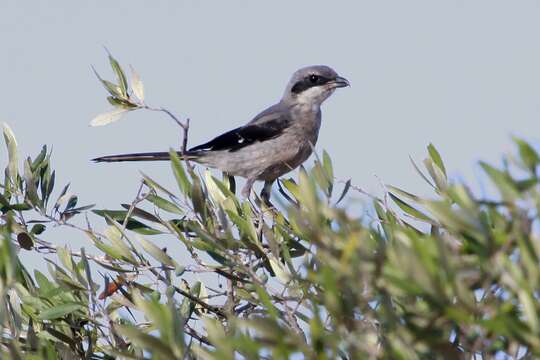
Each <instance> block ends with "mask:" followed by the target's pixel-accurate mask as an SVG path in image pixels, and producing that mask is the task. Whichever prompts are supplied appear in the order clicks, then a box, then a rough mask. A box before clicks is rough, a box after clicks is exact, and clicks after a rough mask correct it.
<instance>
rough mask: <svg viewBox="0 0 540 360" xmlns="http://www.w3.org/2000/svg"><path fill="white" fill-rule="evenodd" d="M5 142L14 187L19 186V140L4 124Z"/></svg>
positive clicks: (10, 176)
mask: <svg viewBox="0 0 540 360" xmlns="http://www.w3.org/2000/svg"><path fill="white" fill-rule="evenodd" d="M3 126H4V140H5V141H6V146H7V150H8V159H9V160H8V161H9V163H8V174H9V178H10V179H11V183H12V184H13V185H15V184H17V175H18V158H17V140H16V139H15V135H14V134H13V131H12V130H11V128H10V127H9V126H8V124H6V123H4V124H3Z"/></svg>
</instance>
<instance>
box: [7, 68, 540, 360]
mask: <svg viewBox="0 0 540 360" xmlns="http://www.w3.org/2000/svg"><path fill="white" fill-rule="evenodd" d="M113 60H114V59H113ZM112 64H113V68H114V66H118V69H119V70H115V71H120V72H121V75H123V72H122V70H121V68H120V67H119V65H118V64H117V63H116V65H115V63H114V62H112ZM102 81H105V80H102ZM139 82H140V80H139V79H138V77H137V78H136V86H137V90H136V91H135V90H134V91H133V92H136V93H138V95H137V96H138V97H139V99H140V100H141V101H140V102H138V103H137V102H133V104H134V106H131V105H126V102H127V103H131V102H130V96H132V92H130V89H129V88H128V84H127V80H126V78H125V76H123V77H122V76H119V85H115V84H113V83H110V82H104V84H105V85H106V86H108V87H109V88H110V91H113V93H114V94H116V95H114V94H113V95H112V100H111V99H110V102H111V104H116V105H115V106H122V107H129V108H130V109H131V108H138V107H144V106H146V105H144V104H143V102H142V101H143V100H142V99H141V98H142V96H143V94H144V93H143V90H142V83H139ZM115 99H116V100H115ZM100 119H101V120H103V119H104V118H103V117H101V118H100ZM185 130H186V132H187V129H185ZM4 138H5V143H6V145H7V154H8V156H7V158H8V164H7V166H6V170H5V177H4V180H3V181H2V182H1V183H0V190H1V191H0V213H1V215H0V326H1V329H2V332H1V333H0V336H1V337H0V357H1V358H13V359H41V358H44V359H112V358H127V359H143V358H153V359H192V358H193V359H195V358H197V359H199V358H200V359H237V358H246V359H264V358H268V359H269V358H276V359H279V358H310V359H336V358H341V359H358V358H373V359H375V358H392V359H416V358H418V359H420V358H448V359H454V358H470V357H471V356H473V355H474V356H481V357H483V358H491V357H494V356H496V355H501V356H502V355H503V354H505V355H507V356H512V357H515V358H518V357H522V358H525V357H530V358H533V357H537V356H540V317H539V312H540V306H539V303H538V296H539V289H540V269H539V258H540V239H539V238H538V233H537V232H535V229H536V230H538V222H537V220H538V209H540V192H539V189H540V187H539V179H538V177H537V167H538V164H539V162H540V158H539V156H538V154H537V153H536V151H535V150H534V149H533V147H531V146H530V145H529V144H527V143H526V142H524V141H523V140H520V139H515V142H516V144H517V151H516V156H513V157H509V158H508V159H506V161H505V162H504V166H503V167H502V168H499V167H496V166H492V165H489V164H487V163H481V164H480V166H481V167H482V168H483V170H484V171H485V173H486V176H487V177H488V178H489V179H490V181H491V182H490V184H491V185H490V186H491V188H492V190H493V195H492V196H490V197H489V198H479V197H477V196H475V195H474V194H473V193H472V192H471V191H470V190H469V188H468V187H467V186H466V185H465V184H463V183H460V182H458V181H451V180H449V179H448V177H447V173H446V169H445V167H444V164H443V161H442V159H441V156H440V155H439V153H438V152H437V150H436V149H435V147H433V146H432V145H430V146H429V147H428V157H427V159H426V160H425V161H424V163H423V165H424V168H425V170H420V167H419V166H418V165H416V164H414V167H415V168H416V170H417V171H418V172H419V174H420V176H421V177H422V178H423V180H424V181H426V183H427V184H428V186H430V187H432V188H433V195H432V196H430V197H419V196H416V195H414V194H411V193H409V192H407V191H404V190H401V189H398V188H396V187H392V186H387V187H386V190H387V191H386V193H385V195H384V196H383V197H382V198H377V197H374V196H368V197H367V198H369V204H370V206H369V207H370V209H372V211H368V212H367V213H366V214H355V213H354V211H352V210H351V204H353V202H352V200H354V199H355V198H358V197H360V196H362V197H364V198H366V195H365V194H360V193H359V189H358V188H356V187H354V186H353V185H351V182H350V181H349V182H340V181H336V180H335V179H334V175H333V170H332V163H331V160H330V157H329V156H328V155H327V154H326V153H324V154H323V156H322V157H321V158H320V159H319V158H318V159H317V160H316V161H315V164H314V166H313V168H312V169H311V170H309V171H305V170H303V169H302V170H301V171H300V172H299V174H298V177H297V178H296V179H292V178H289V179H284V180H282V181H280V191H279V193H277V192H276V193H275V194H274V196H273V201H274V202H276V203H279V206H270V205H269V204H265V203H264V202H261V201H259V199H258V198H256V197H254V198H253V199H252V200H251V201H248V200H245V199H240V198H239V197H237V196H236V195H235V186H234V179H230V178H227V177H224V178H223V179H218V178H216V177H215V176H213V175H212V173H209V172H205V173H203V174H202V175H200V174H198V173H197V172H195V171H194V169H193V168H192V167H191V166H190V165H189V164H187V165H186V164H185V163H183V162H182V161H181V160H180V159H179V158H178V157H177V156H176V155H175V154H176V153H174V152H171V156H172V161H171V176H173V177H174V178H175V179H176V182H177V184H178V186H177V187H176V188H174V189H166V188H165V187H163V186H162V185H160V184H158V183H157V182H156V181H154V180H153V179H152V178H150V177H148V176H146V175H143V176H142V179H141V183H140V188H139V192H138V194H137V197H136V198H135V199H134V200H132V201H128V202H127V203H126V204H120V205H119V209H115V210H110V209H95V208H93V207H92V206H91V205H88V206H81V205H79V201H78V200H79V198H78V197H77V196H76V195H74V194H73V193H71V192H70V191H69V186H64V187H58V186H57V181H58V179H59V177H57V176H56V173H55V171H54V170H53V168H52V164H51V156H50V153H49V152H48V151H47V148H46V147H44V148H43V150H42V151H41V152H40V153H39V154H38V155H37V156H36V157H34V158H30V157H29V158H25V159H19V158H18V152H17V142H16V140H15V137H14V135H13V133H12V132H11V130H10V129H9V127H7V126H4ZM134 186H135V185H134ZM95 200H96V201H99V199H95ZM98 218H103V219H104V220H105V223H103V222H100V221H98ZM104 224H105V225H104ZM57 227H60V228H62V227H69V228H71V229H74V230H76V231H78V232H80V234H81V237H84V238H86V239H87V240H88V245H87V246H86V247H83V248H81V249H73V248H70V247H69V246H67V247H66V246H59V245H58V244H57V243H58V241H56V240H57V239H55V237H56V236H58V234H62V232H58V231H55V232H54V235H48V234H49V231H50V229H51V228H57ZM158 239H159V241H158ZM158 243H159V244H163V243H165V244H170V246H168V247H162V246H160V245H158ZM167 248H179V249H181V253H180V254H179V253H178V252H177V251H175V252H172V251H171V250H168V249H167ZM24 252H32V253H33V254H32V256H33V258H34V259H39V260H40V261H43V262H45V263H46V264H47V268H48V271H47V273H42V272H40V271H37V270H34V269H33V268H32V266H30V265H27V266H25V265H24V264H23V263H22V261H21V260H20V256H21V255H23V254H22V253H24Z"/></svg>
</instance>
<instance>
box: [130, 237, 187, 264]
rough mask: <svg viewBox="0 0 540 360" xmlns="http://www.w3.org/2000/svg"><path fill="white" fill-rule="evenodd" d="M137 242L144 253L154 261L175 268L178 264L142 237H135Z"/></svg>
mask: <svg viewBox="0 0 540 360" xmlns="http://www.w3.org/2000/svg"><path fill="white" fill-rule="evenodd" d="M137 240H139V243H140V244H141V246H142V248H143V249H144V251H146V252H147V253H148V254H150V255H151V256H152V257H153V258H154V259H156V260H157V261H159V262H160V263H162V264H163V265H167V266H171V267H176V266H178V264H177V263H176V261H174V260H173V259H172V258H171V257H170V256H169V255H168V254H167V253H166V252H165V251H163V250H161V249H160V248H159V247H157V246H156V245H154V243H152V242H150V241H148V240H146V239H145V238H143V237H142V236H137Z"/></svg>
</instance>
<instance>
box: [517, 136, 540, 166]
mask: <svg viewBox="0 0 540 360" xmlns="http://www.w3.org/2000/svg"><path fill="white" fill-rule="evenodd" d="M513 139H514V142H515V143H516V144H517V146H518V150H519V156H520V157H521V160H522V161H523V163H524V164H525V166H527V167H528V168H529V170H530V171H531V172H532V173H536V167H537V166H538V164H539V163H540V156H538V153H537V152H536V150H534V148H533V147H532V146H531V145H529V144H528V143H527V142H525V141H524V140H522V139H519V138H517V137H514V138H513Z"/></svg>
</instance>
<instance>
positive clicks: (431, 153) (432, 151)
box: [427, 143, 446, 177]
mask: <svg viewBox="0 0 540 360" xmlns="http://www.w3.org/2000/svg"><path fill="white" fill-rule="evenodd" d="M427 149H428V152H429V156H430V157H431V160H433V162H434V163H435V165H437V166H438V167H439V169H441V171H442V172H443V174H444V176H445V177H446V169H445V168H444V163H443V161H442V158H441V155H440V154H439V152H438V151H437V149H436V148H435V146H433V144H431V143H430V144H429V145H428V147H427Z"/></svg>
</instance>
